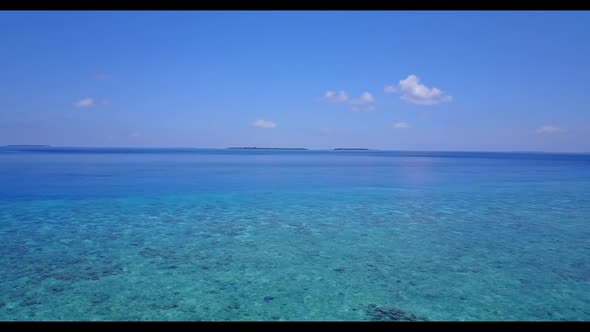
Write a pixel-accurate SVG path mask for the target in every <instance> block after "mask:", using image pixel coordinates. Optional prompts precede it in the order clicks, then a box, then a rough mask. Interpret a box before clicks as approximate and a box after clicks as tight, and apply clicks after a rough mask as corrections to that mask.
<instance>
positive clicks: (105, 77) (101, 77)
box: [94, 73, 111, 80]
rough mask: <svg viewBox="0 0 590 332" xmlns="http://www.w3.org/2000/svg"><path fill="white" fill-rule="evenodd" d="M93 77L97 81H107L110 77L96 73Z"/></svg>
mask: <svg viewBox="0 0 590 332" xmlns="http://www.w3.org/2000/svg"><path fill="white" fill-rule="evenodd" d="M94 77H95V78H96V79H97V80H104V79H107V78H109V77H111V75H109V74H105V73H98V74H96V75H94Z"/></svg>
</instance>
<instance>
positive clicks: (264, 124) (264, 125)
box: [253, 120, 277, 128]
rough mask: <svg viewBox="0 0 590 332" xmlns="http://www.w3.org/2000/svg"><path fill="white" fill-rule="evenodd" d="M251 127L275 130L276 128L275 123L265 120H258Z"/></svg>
mask: <svg viewBox="0 0 590 332" xmlns="http://www.w3.org/2000/svg"><path fill="white" fill-rule="evenodd" d="M253 125H254V126H255V127H258V128H275V127H276V126H277V124H276V123H274V122H272V121H267V120H258V121H256V122H254V123H253Z"/></svg>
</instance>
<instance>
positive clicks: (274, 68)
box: [0, 11, 590, 152]
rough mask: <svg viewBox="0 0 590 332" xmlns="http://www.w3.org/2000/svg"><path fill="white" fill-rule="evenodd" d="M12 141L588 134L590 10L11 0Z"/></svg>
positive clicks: (1, 123)
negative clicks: (132, 8)
mask: <svg viewBox="0 0 590 332" xmlns="http://www.w3.org/2000/svg"><path fill="white" fill-rule="evenodd" d="M0 43H1V45H2V52H0V66H1V68H2V76H1V78H0V91H1V93H0V146H1V145H9V144H48V145H53V146H78V147H90V146H93V147H199V148H226V147H230V146H257V147H304V148H309V149H332V148H338V147H359V148H370V149H381V150H430V151H433V150H445V151H548V152H589V151H590V101H589V99H588V98H587V97H586V95H587V91H586V90H587V82H588V76H589V74H590V13H589V12H548V11H543V12H524V11H521V12H508V11H502V12H467V11H462V12H451V11H440V12H427V11H424V12H386V11H383V12H371V11H362V12H354V11H344V12H324V11H321V12H288V11H285V12H276V11H269V12H251V11H244V12H237V11H235V12H232V11H224V12H208V11H198V12H196V11H195V12H190V11H187V12H175V11H166V12H139V11H138V12H129V11H121V12H116V11H112V12H108V11H105V12H99V11H97V12H93V11H87V12H74V11H68V12H59V11H48V12H33V11H31V12H10V11H5V12H0Z"/></svg>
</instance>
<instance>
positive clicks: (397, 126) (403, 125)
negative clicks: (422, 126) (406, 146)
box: [393, 122, 410, 129]
mask: <svg viewBox="0 0 590 332" xmlns="http://www.w3.org/2000/svg"><path fill="white" fill-rule="evenodd" d="M393 128H395V129H405V128H410V125H409V124H408V123H407V122H396V123H394V124H393Z"/></svg>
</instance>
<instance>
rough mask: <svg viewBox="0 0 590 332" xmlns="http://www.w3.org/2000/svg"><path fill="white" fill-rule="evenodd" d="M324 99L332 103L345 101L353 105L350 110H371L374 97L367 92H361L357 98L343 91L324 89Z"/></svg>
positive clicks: (373, 107)
mask: <svg viewBox="0 0 590 332" xmlns="http://www.w3.org/2000/svg"><path fill="white" fill-rule="evenodd" d="M323 99H324V100H326V101H330V102H334V103H345V104H350V105H355V106H353V107H352V109H351V111H353V112H358V111H372V110H373V109H375V106H374V105H373V103H374V102H375V97H373V95H372V94H371V93H369V92H363V93H362V94H361V96H360V97H359V98H351V97H350V96H349V95H348V94H347V93H346V92H345V91H342V90H341V91H338V92H336V91H326V93H325V94H324V97H323Z"/></svg>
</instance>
